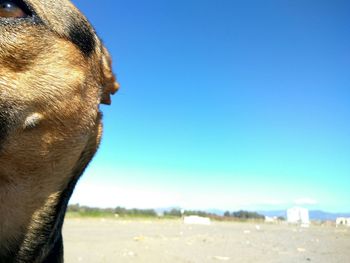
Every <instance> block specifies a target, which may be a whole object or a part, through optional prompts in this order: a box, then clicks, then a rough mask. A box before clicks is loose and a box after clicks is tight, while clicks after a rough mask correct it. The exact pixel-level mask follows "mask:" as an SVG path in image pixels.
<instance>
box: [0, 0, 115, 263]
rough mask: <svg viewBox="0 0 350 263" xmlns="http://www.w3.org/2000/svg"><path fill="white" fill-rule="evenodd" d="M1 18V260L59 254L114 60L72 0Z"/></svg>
mask: <svg viewBox="0 0 350 263" xmlns="http://www.w3.org/2000/svg"><path fill="white" fill-rule="evenodd" d="M17 2H20V3H21V4H23V5H24V6H25V8H27V9H28V13H29V15H28V17H25V18H1V17H0V263H2V262H6V263H15V262H16V263H19V262H21V263H22V262H23V263H32V262H35V263H39V262H50V263H55V262H63V244H62V234H61V230H62V224H63V220H64V215H65V212H66V207H67V203H68V200H69V198H70V196H71V194H72V192H73V189H74V186H75V184H76V182H77V180H78V179H79V177H80V176H81V174H82V173H83V171H84V169H85V168H86V166H87V165H88V163H89V162H90V160H91V158H92V157H93V155H94V154H95V152H96V150H97V147H98V145H99V142H100V139H101V133H102V124H101V113H100V111H99V105H100V103H104V104H110V102H111V101H110V94H113V93H114V92H115V91H117V89H118V84H117V83H116V82H115V78H114V75H113V73H112V69H111V60H110V57H109V54H108V52H107V50H106V49H105V48H104V46H103V45H102V43H101V41H100V40H99V38H98V37H97V36H96V34H95V31H94V30H93V28H92V27H91V25H90V24H89V23H88V21H87V20H86V18H85V17H84V16H83V15H82V14H81V13H80V12H79V11H78V10H77V9H76V8H75V7H74V6H73V5H72V4H71V2H70V1H68V0H24V1H23V0H20V1H17Z"/></svg>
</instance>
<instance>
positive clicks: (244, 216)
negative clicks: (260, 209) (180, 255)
mask: <svg viewBox="0 0 350 263" xmlns="http://www.w3.org/2000/svg"><path fill="white" fill-rule="evenodd" d="M189 215H197V216H202V217H209V218H211V219H213V220H217V221H247V220H263V219H264V216H263V215H260V214H258V213H256V212H249V211H243V210H241V211H237V212H229V211H226V212H225V213H224V215H223V216H219V215H216V214H213V213H208V212H204V211H191V210H184V211H181V210H180V209H171V210H169V211H164V212H163V213H162V215H159V214H157V212H156V211H155V210H154V209H136V208H133V209H127V208H124V207H119V206H118V207H116V208H97V207H88V206H80V205H79V204H74V205H69V206H68V209H67V216H68V217H90V218H96V217H97V218H99V217H105V218H108V217H110V218H115V217H118V218H159V217H162V218H168V219H172V218H174V219H176V218H181V217H182V216H189Z"/></svg>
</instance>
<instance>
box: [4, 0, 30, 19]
mask: <svg viewBox="0 0 350 263" xmlns="http://www.w3.org/2000/svg"><path fill="white" fill-rule="evenodd" d="M27 16H30V11H29V10H28V8H26V6H25V5H24V4H23V3H21V2H20V1H15V0H0V18H1V17H2V18H23V17H27Z"/></svg>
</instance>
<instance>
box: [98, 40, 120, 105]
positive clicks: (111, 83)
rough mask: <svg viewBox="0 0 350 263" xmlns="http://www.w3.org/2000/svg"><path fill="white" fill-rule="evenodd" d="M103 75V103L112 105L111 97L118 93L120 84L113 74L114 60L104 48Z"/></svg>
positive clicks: (102, 52)
mask: <svg viewBox="0 0 350 263" xmlns="http://www.w3.org/2000/svg"><path fill="white" fill-rule="evenodd" d="M101 55H102V58H101V67H102V69H101V71H102V72H101V73H102V87H101V89H102V93H101V103H102V104H107V105H110V104H111V102H112V100H111V95H113V94H114V93H116V92H117V91H118V89H119V83H118V82H117V81H116V79H115V76H114V74H113V72H112V60H111V57H110V55H109V52H108V51H107V49H106V48H105V47H104V46H102V50H101Z"/></svg>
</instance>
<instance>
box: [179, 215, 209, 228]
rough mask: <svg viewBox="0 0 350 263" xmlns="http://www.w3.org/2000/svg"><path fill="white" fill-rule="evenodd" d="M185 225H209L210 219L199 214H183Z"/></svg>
mask: <svg viewBox="0 0 350 263" xmlns="http://www.w3.org/2000/svg"><path fill="white" fill-rule="evenodd" d="M184 224H185V225H207V226H208V225H210V224H211V221H210V218H208V217H201V216H185V217H184Z"/></svg>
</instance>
